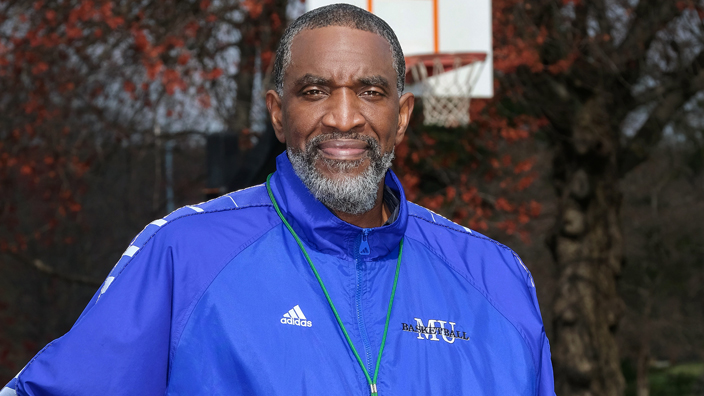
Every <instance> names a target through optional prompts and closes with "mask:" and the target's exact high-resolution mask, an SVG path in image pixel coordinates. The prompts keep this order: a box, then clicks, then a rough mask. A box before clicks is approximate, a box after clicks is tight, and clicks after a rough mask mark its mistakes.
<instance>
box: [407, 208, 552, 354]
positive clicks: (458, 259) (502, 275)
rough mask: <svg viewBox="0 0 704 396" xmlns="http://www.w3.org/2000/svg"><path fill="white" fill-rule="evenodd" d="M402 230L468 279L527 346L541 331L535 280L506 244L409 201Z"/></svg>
mask: <svg viewBox="0 0 704 396" xmlns="http://www.w3.org/2000/svg"><path fill="white" fill-rule="evenodd" d="M408 206H409V221H408V228H407V231H406V234H407V236H408V237H409V238H411V239H413V240H415V241H416V242H418V243H421V244H422V245H424V246H425V248H426V249H428V250H430V251H432V252H433V253H434V254H435V255H436V256H438V257H439V258H440V259H441V260H442V261H443V262H444V263H445V265H446V266H448V267H449V268H451V270H453V271H454V272H455V273H457V274H458V275H460V276H461V277H463V278H464V279H466V280H467V282H469V283H470V284H471V285H472V286H473V287H474V288H475V289H477V290H478V291H479V292H480V293H481V294H482V295H484V297H485V298H486V300H487V302H488V303H490V304H491V305H492V306H493V307H494V308H495V309H496V310H497V311H499V312H500V313H501V314H502V315H503V316H504V317H506V319H508V320H509V321H510V322H511V323H513V325H514V326H515V327H516V328H517V330H518V331H519V332H520V333H521V334H522V335H523V337H524V339H526V341H527V342H528V343H529V344H531V348H532V349H533V350H534V351H536V350H539V349H538V347H537V346H536V342H537V341H536V340H537V339H538V338H540V334H542V333H543V331H544V330H543V323H542V318H541V315H540V308H539V307H538V302H537V298H536V293H535V283H534V282H533V277H532V275H531V274H530V271H529V270H528V268H527V267H526V266H525V265H524V264H523V262H522V261H521V259H520V258H519V257H518V255H517V254H516V253H515V252H514V251H513V250H511V249H510V248H509V247H507V246H506V245H503V244H501V243H499V242H497V241H495V240H493V239H491V238H488V237H486V236H484V235H482V234H480V233H478V232H476V231H474V230H470V229H469V228H467V227H463V226H461V225H458V224H456V223H454V222H452V221H450V220H448V219H446V218H444V217H442V216H440V215H438V214H437V213H434V212H432V211H430V210H429V209H426V208H424V207H422V206H419V205H416V204H413V203H409V205H408Z"/></svg>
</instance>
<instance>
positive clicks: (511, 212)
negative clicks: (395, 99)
mask: <svg viewBox="0 0 704 396" xmlns="http://www.w3.org/2000/svg"><path fill="white" fill-rule="evenodd" d="M510 105H511V103H509V102H506V103H503V104H502V103H501V102H499V101H487V100H474V101H473V102H472V108H471V117H472V123H471V124H470V125H468V126H465V127H458V128H444V127H438V126H426V125H423V122H422V116H421V114H422V110H420V109H418V107H420V106H422V103H421V104H420V106H418V107H417V109H416V111H415V112H414V116H413V119H412V124H411V126H410V127H409V131H408V133H407V134H406V140H405V141H404V143H402V144H401V145H400V146H399V147H398V148H397V150H396V156H397V158H398V159H397V161H396V163H395V165H396V168H397V170H398V172H399V173H400V175H401V181H402V182H403V185H404V188H405V190H406V194H407V196H408V198H409V200H411V201H416V202H418V203H419V204H420V205H423V206H425V207H427V208H429V209H431V210H433V211H436V212H438V213H440V214H443V215H444V216H445V217H447V218H449V219H450V220H452V221H454V222H456V223H459V224H464V225H466V226H468V227H469V228H472V229H475V230H478V231H481V232H486V231H488V230H490V229H494V230H500V231H502V232H505V233H506V234H509V235H512V234H514V233H516V234H518V235H519V236H520V238H521V239H522V240H523V241H524V242H526V243H527V242H529V241H530V237H529V235H528V232H527V231H526V230H525V228H524V226H525V225H526V224H527V223H528V222H529V221H530V219H531V218H535V217H537V216H538V215H539V214H540V211H541V205H540V204H539V203H538V202H536V201H535V200H529V201H524V200H522V199H521V198H520V197H518V196H517V194H518V193H520V192H521V191H524V190H525V189H527V188H528V187H529V186H530V185H531V184H532V183H533V181H534V180H535V178H536V177H537V173H536V172H535V171H534V170H533V165H534V163H535V158H533V157H531V156H530V155H528V156H526V155H523V156H521V155H520V154H519V155H516V153H514V154H513V155H512V154H511V153H509V151H507V148H509V147H510V146H511V145H512V144H514V143H516V142H518V141H521V140H526V139H529V138H531V137H533V136H534V134H535V133H536V132H537V131H538V130H539V129H540V128H541V127H542V126H544V125H545V120H544V119H541V118H538V117H533V116H530V115H527V114H524V115H519V116H513V117H509V116H507V115H506V114H502V113H505V110H504V109H505V108H506V107H507V106H510Z"/></svg>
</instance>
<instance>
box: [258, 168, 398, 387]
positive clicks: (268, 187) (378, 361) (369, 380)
mask: <svg viewBox="0 0 704 396" xmlns="http://www.w3.org/2000/svg"><path fill="white" fill-rule="evenodd" d="M272 175H273V173H272V174H270V175H269V176H268V177H267V178H266V191H267V192H268V193H269V199H271V203H272V204H274V209H276V213H277V214H278V215H279V217H280V218H281V221H283V222H284V224H285V225H286V228H288V230H289V231H290V232H291V235H293V238H294V239H296V242H297V243H298V246H299V247H300V248H301V252H303V255H304V256H305V257H306V260H307V261H308V265H310V268H311V269H312V270H313V273H314V274H315V277H316V279H318V283H319V284H320V288H321V289H323V293H324V294H325V298H326V299H327V300H328V304H329V305H330V309H332V313H333V314H335V319H337V324H338V325H339V326H340V330H342V333H344V334H345V339H347V344H349V346H350V349H351V350H352V353H354V356H355V357H356V358H357V362H358V363H359V366H360V367H361V368H362V370H363V371H364V376H365V377H366V378H367V383H368V384H369V389H371V392H372V396H377V390H376V384H377V378H378V377H379V365H380V364H381V353H382V352H383V351H384V345H385V344H386V333H387V332H388V331H389V319H390V318H391V306H392V305H393V303H394V295H395V294H396V284H397V283H398V272H399V270H400V269H401V255H402V253H403V238H401V242H400V243H399V246H398V260H397V261H396V274H395V275H394V286H393V288H392V289H391V298H390V299H389V309H388V310H387V311H386V324H384V336H383V337H382V339H381V347H380V348H379V356H378V357H377V358H376V368H375V370H374V379H372V378H371V377H370V376H369V372H368V371H367V368H366V367H364V363H363V362H362V358H360V357H359V354H358V353H357V349H355V347H354V344H352V340H351V339H350V336H349V334H347V330H346V329H345V325H344V324H342V319H340V315H339V314H338V313H337V309H335V305H334V304H333V303H332V299H331V298H330V295H329V294H328V290H327V289H326V288H325V285H324V284H323V280H322V279H321V278H320V275H319V274H318V271H317V270H316V269H315V265H313V261H312V260H311V259H310V256H308V252H306V248H305V247H303V242H301V239H300V238H299V237H298V235H296V232H295V231H294V230H293V227H291V225H290V224H289V223H288V221H286V218H285V217H284V215H283V214H282V213H281V210H280V209H279V205H278V204H277V203H276V198H274V194H273V193H272V192H271V185H270V182H269V180H270V179H271V176H272Z"/></svg>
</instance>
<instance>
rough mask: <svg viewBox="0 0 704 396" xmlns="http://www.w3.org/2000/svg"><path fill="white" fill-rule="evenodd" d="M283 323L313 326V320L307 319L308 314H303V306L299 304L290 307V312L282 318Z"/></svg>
mask: <svg viewBox="0 0 704 396" xmlns="http://www.w3.org/2000/svg"><path fill="white" fill-rule="evenodd" d="M281 323H283V324H290V325H294V326H302V327H313V322H311V321H310V320H306V316H305V315H303V311H301V307H299V306H298V305H296V306H295V307H293V308H291V309H289V310H288V312H286V313H285V314H284V317H283V318H281Z"/></svg>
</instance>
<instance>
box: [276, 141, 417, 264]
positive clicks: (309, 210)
mask: <svg viewBox="0 0 704 396" xmlns="http://www.w3.org/2000/svg"><path fill="white" fill-rule="evenodd" d="M384 182H385V183H386V185H387V186H389V188H391V190H392V191H393V192H394V193H395V194H396V196H397V197H398V198H399V200H400V204H399V214H398V218H397V219H396V221H394V222H393V223H392V224H389V225H385V226H382V227H376V228H369V229H367V241H368V243H369V248H370V254H369V255H367V256H360V255H359V251H358V250H359V242H360V240H361V237H362V233H363V231H364V230H363V229H362V228H360V227H357V226H355V225H352V224H350V223H347V222H345V221H343V220H341V219H340V218H338V217H337V216H335V214H333V213H332V212H331V211H330V209H328V208H327V207H326V206H325V205H323V204H322V203H321V202H320V201H318V200H317V199H315V197H313V194H311V193H310V191H309V190H308V188H307V187H306V186H305V185H304V184H303V182H302V181H301V179H299V178H298V175H296V173H295V172H294V170H293V166H292V165H291V162H290V161H289V159H288V155H287V154H286V152H284V153H282V154H281V155H279V156H278V157H277V158H276V173H274V175H273V176H272V178H271V190H272V192H273V194H274V197H275V198H276V202H277V203H278V205H279V207H280V209H281V212H282V213H283V215H284V216H285V217H286V220H288V222H289V223H290V224H291V226H292V227H293V229H294V230H295V231H296V233H297V234H298V236H299V237H300V238H301V239H302V240H303V241H304V242H305V243H306V244H307V245H309V246H311V247H312V248H313V249H315V250H317V251H319V252H322V253H325V254H330V255H333V256H337V257H340V258H343V259H348V260H350V259H355V258H356V257H359V258H361V259H363V260H364V261H370V260H377V259H379V258H383V257H385V256H387V255H388V254H389V253H391V252H393V251H394V250H396V248H397V247H398V244H399V242H400V241H401V238H402V237H403V235H404V233H405V232H406V224H407V222H408V203H407V202H406V196H405V194H404V193H403V188H402V187H401V183H400V182H399V180H398V178H397V177H396V175H395V174H394V173H393V172H392V171H391V170H389V171H388V172H386V178H385V180H384Z"/></svg>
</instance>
